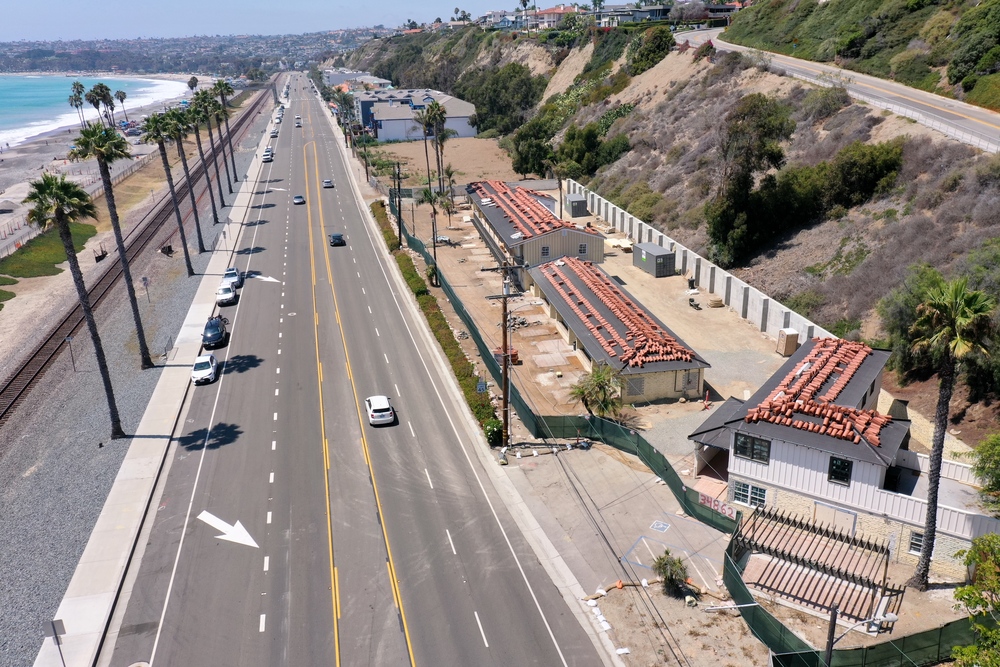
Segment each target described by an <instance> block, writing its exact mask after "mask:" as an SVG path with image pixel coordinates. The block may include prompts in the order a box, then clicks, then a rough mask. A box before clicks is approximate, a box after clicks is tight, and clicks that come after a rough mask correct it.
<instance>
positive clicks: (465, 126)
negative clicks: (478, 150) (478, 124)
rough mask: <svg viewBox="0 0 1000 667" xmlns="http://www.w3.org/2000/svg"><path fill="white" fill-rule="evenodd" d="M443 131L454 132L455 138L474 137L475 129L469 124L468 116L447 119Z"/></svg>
mask: <svg viewBox="0 0 1000 667" xmlns="http://www.w3.org/2000/svg"><path fill="white" fill-rule="evenodd" d="M444 126H445V129H448V130H454V131H455V136H456V137H474V136H476V134H478V133H477V132H476V128H475V127H473V126H472V123H470V122H469V117H468V116H455V117H449V118H448V119H447V120H446V121H445V123H444Z"/></svg>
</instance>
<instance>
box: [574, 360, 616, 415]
mask: <svg viewBox="0 0 1000 667" xmlns="http://www.w3.org/2000/svg"><path fill="white" fill-rule="evenodd" d="M570 395H571V396H572V397H573V398H575V399H577V400H579V401H581V402H582V403H583V407H584V408H586V409H587V412H589V413H590V414H592V415H597V416H598V417H603V418H606V419H607V418H614V417H617V416H618V413H619V411H620V410H621V407H622V394H621V378H620V377H619V374H618V372H617V371H616V370H615V369H613V368H612V367H611V366H609V365H608V364H604V363H601V364H594V367H593V368H592V369H591V370H590V373H588V374H587V375H584V376H583V377H582V378H580V381H579V382H577V383H576V384H575V385H574V386H573V388H572V389H571V390H570Z"/></svg>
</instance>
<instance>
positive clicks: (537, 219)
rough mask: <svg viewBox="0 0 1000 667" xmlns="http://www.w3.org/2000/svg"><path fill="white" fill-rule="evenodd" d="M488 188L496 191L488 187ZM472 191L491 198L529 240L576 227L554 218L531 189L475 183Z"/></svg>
mask: <svg viewBox="0 0 1000 667" xmlns="http://www.w3.org/2000/svg"><path fill="white" fill-rule="evenodd" d="M487 185H488V186H489V187H490V188H491V189H492V190H493V192H490V190H489V189H487V188H486V186H487ZM472 189H473V190H474V191H475V192H476V194H478V195H479V196H480V197H481V198H484V199H486V198H489V199H492V200H493V203H494V204H496V205H497V207H498V208H499V209H500V210H501V211H502V212H503V214H504V217H505V218H507V219H508V220H510V221H511V223H513V225H514V226H515V227H517V230H518V231H519V232H521V233H522V234H523V235H524V238H526V239H529V238H531V237H532V236H538V235H540V234H545V233H546V232H551V231H553V230H555V229H563V228H567V227H568V228H575V227H576V225H574V224H573V223H572V222H569V221H568V220H560V219H559V218H557V217H556V216H555V215H553V213H552V211H550V210H549V209H547V208H545V207H544V206H543V205H542V204H541V203H539V202H538V200H537V199H535V198H534V197H532V196H531V192H532V191H530V190H525V189H524V188H511V187H508V185H507V184H506V183H504V182H503V181H479V182H476V183H473V184H472Z"/></svg>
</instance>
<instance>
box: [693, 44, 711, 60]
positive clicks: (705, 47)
mask: <svg viewBox="0 0 1000 667" xmlns="http://www.w3.org/2000/svg"><path fill="white" fill-rule="evenodd" d="M692 57H693V58H694V61H695V62H698V61H699V60H701V59H703V58H709V59H711V58H714V57H715V44H712V40H708V41H707V42H705V43H704V44H702V45H701V46H699V47H698V48H697V49H695V50H694V53H693V54H692Z"/></svg>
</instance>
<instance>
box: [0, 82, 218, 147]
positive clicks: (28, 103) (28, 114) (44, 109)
mask: <svg viewBox="0 0 1000 667" xmlns="http://www.w3.org/2000/svg"><path fill="white" fill-rule="evenodd" d="M190 78H191V75H190V74H153V75H138V74H120V73H116V72H94V73H91V72H61V73H53V72H44V73H42V72H37V73H36V72H22V73H17V74H14V73H9V72H8V73H4V74H0V89H2V88H4V87H5V88H8V89H11V88H17V95H13V94H11V93H10V91H9V90H7V91H5V92H4V93H3V94H0V97H2V98H3V99H5V103H6V104H7V105H8V106H7V113H5V114H4V115H5V117H6V118H5V119H4V120H5V121H6V122H4V123H3V124H0V147H3V148H4V149H6V148H7V147H8V145H9V147H10V148H13V147H15V146H18V145H22V144H24V143H28V142H32V141H36V140H38V139H45V138H48V137H52V136H53V135H57V134H63V133H64V132H65V131H66V130H67V129H72V128H74V127H77V126H78V125H79V119H78V116H77V112H76V111H75V110H74V109H72V107H70V106H69V105H68V103H67V102H66V99H67V98H68V97H69V95H70V92H71V90H70V85H71V84H72V82H73V81H75V80H77V79H79V80H82V81H85V82H91V85H92V82H95V81H97V80H102V81H109V82H110V81H121V82H125V81H128V82H130V83H131V84H132V85H131V86H130V87H131V88H132V90H131V91H127V92H128V93H129V97H128V98H127V99H126V104H125V108H126V110H127V111H129V112H131V111H132V110H133V109H134V110H135V111H140V110H141V109H147V110H148V109H149V108H151V107H155V106H159V105H161V104H164V103H170V102H173V101H175V100H178V99H183V98H184V97H186V96H187V94H188V93H189V92H190V91H189V89H188V88H187V81H188V79H190ZM206 78H207V77H206ZM16 80H21V81H16ZM34 80H43V81H44V83H40V84H39V91H38V93H39V96H42V97H44V98H45V99H44V100H40V99H36V98H35V97H34V96H33V95H32V91H31V90H30V88H31V84H30V83H29V82H31V81H34ZM56 82H58V84H59V85H58V89H59V91H60V92H59V94H58V97H55V96H54V95H55V93H53V90H52V89H53V87H54V86H55V84H56ZM140 82H146V83H148V85H145V86H137V85H135V84H137V83H140ZM85 85H86V84H85ZM88 87H89V86H88ZM63 88H64V89H65V90H64V91H63V90H62V89H63ZM115 88H116V86H112V89H115ZM63 93H65V94H63ZM18 96H20V97H18ZM96 113H97V112H96V111H95V110H94V109H93V107H91V106H90V105H87V106H86V107H84V115H85V118H87V120H91V121H92V120H95V119H96Z"/></svg>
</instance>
